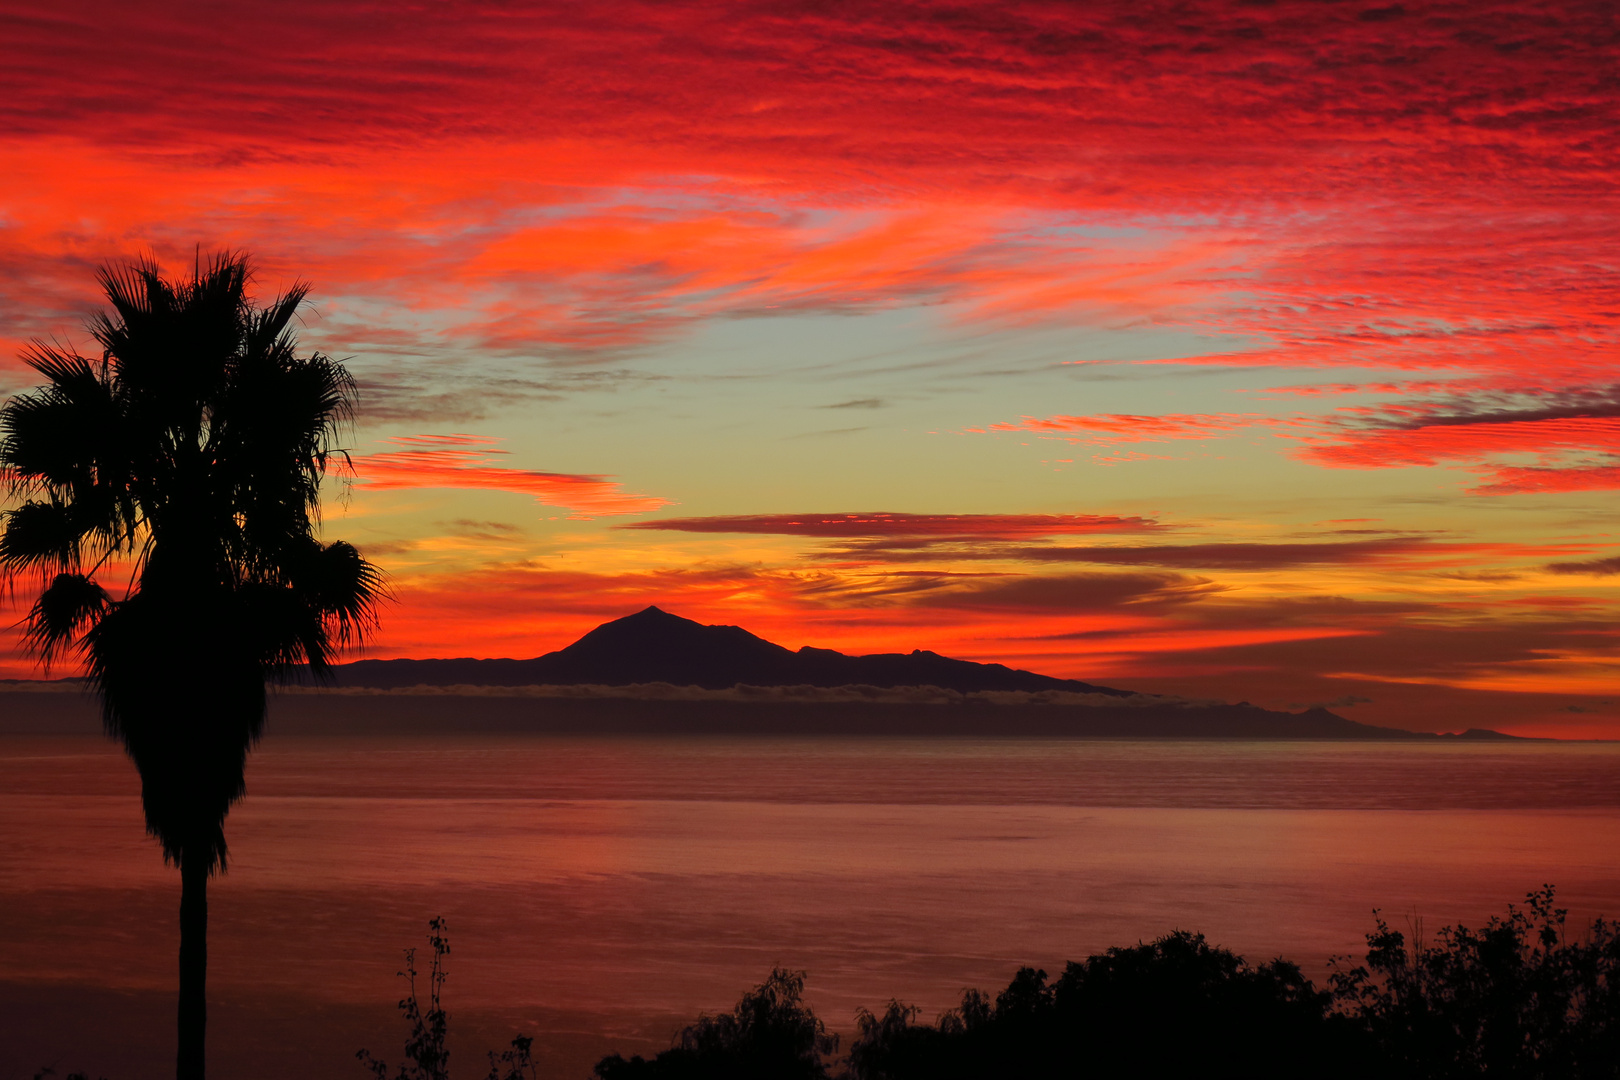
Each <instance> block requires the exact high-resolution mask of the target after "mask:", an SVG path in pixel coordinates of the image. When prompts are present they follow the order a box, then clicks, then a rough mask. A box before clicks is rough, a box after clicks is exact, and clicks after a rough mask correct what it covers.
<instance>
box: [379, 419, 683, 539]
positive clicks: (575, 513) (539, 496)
mask: <svg viewBox="0 0 1620 1080" xmlns="http://www.w3.org/2000/svg"><path fill="white" fill-rule="evenodd" d="M388 441H389V442H390V443H393V444H394V445H395V446H397V447H399V449H398V450H394V451H392V452H388V453H382V454H364V455H357V456H356V457H355V458H354V459H353V461H354V472H355V480H356V482H357V483H361V484H364V485H365V486H366V489H367V490H370V491H388V490H393V489H399V488H435V487H437V488H483V489H489V490H494V491H511V492H517V493H520V494H523V495H532V496H534V498H535V499H536V501H538V502H540V503H543V504H545V505H547V506H556V507H561V508H564V509H567V510H569V511H571V513H569V515H568V517H569V518H570V519H572V520H589V519H590V518H594V517H606V516H612V515H617V514H644V513H648V512H650V511H653V510H658V509H660V508H662V507H665V506H668V505H670V501H669V500H668V499H662V498H659V497H657V496H654V495H632V494H629V493H627V492H625V491H624V490H623V489H622V488H620V486H619V484H618V483H617V482H615V481H614V480H613V479H612V478H611V477H606V476H593V475H588V474H587V475H580V474H575V473H551V472H533V471H530V470H527V469H509V468H503V467H500V466H497V465H495V464H493V463H492V455H496V454H505V453H506V452H507V451H505V450H498V449H496V446H497V444H499V442H500V440H499V439H492V438H487V437H483V436H478V435H409V436H402V437H400V438H394V439H389V440H388Z"/></svg>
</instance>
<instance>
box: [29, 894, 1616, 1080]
mask: <svg viewBox="0 0 1620 1080" xmlns="http://www.w3.org/2000/svg"><path fill="white" fill-rule="evenodd" d="M1414 937H1415V939H1414V940H1408V937H1407V935H1406V934H1403V933H1402V932H1400V931H1398V930H1393V929H1391V928H1390V927H1389V925H1388V924H1387V923H1386V922H1384V920H1383V919H1376V923H1375V929H1374V931H1373V932H1372V933H1370V934H1368V935H1367V951H1366V953H1365V954H1364V956H1362V957H1361V958H1360V959H1359V960H1357V959H1355V958H1351V957H1337V958H1335V959H1333V960H1332V961H1331V962H1330V965H1329V970H1328V974H1327V978H1326V980H1325V983H1324V985H1322V986H1317V985H1315V984H1314V983H1313V982H1312V981H1311V979H1310V978H1308V977H1307V976H1306V975H1305V973H1304V972H1303V971H1302V970H1301V969H1300V968H1299V966H1298V965H1296V964H1293V963H1290V962H1288V961H1286V960H1272V961H1270V962H1268V963H1265V964H1261V965H1259V966H1255V965H1251V964H1249V963H1248V962H1246V961H1245V960H1244V959H1243V958H1242V957H1240V956H1237V955H1235V954H1234V953H1232V952H1231V951H1230V950H1228V949H1223V948H1220V947H1218V946H1213V945H1210V944H1209V943H1208V942H1207V941H1205V940H1204V938H1203V936H1202V935H1200V934H1190V933H1186V932H1183V931H1177V932H1175V933H1172V934H1167V935H1165V936H1164V937H1161V938H1159V939H1158V940H1156V941H1153V942H1150V943H1146V944H1138V945H1133V946H1129V947H1125V948H1113V949H1109V950H1107V951H1106V952H1103V953H1099V954H1097V955H1095V956H1091V957H1089V958H1087V959H1085V960H1081V961H1074V962H1071V963H1069V964H1068V965H1067V966H1066V967H1065V968H1064V970H1063V971H1062V973H1060V974H1059V975H1058V976H1057V978H1055V979H1052V978H1049V977H1048V975H1047V973H1046V972H1045V971H1041V970H1037V969H1035V968H1028V967H1025V968H1020V969H1019V970H1018V972H1017V973H1016V974H1015V975H1014V976H1013V978H1012V981H1011V982H1009V983H1008V984H1007V986H1006V988H1005V989H1003V990H1002V991H1000V992H999V993H997V994H995V995H994V996H991V995H989V994H985V993H983V992H981V991H978V990H969V991H967V992H966V993H965V994H964V995H963V997H962V1004H961V1005H960V1006H959V1007H957V1008H955V1009H952V1010H950V1011H949V1012H947V1013H945V1014H944V1015H942V1016H940V1017H939V1018H938V1019H937V1020H935V1022H934V1023H932V1024H929V1023H922V1022H920V1017H919V1011H918V1010H917V1009H916V1008H914V1007H912V1006H908V1005H905V1004H903V1003H901V1002H899V1001H890V1002H889V1003H888V1005H887V1006H886V1007H884V1008H883V1009H882V1011H881V1012H877V1013H873V1012H868V1011H866V1010H864V1009H863V1010H861V1011H860V1012H859V1013H858V1014H857V1015H856V1018H855V1033H854V1037H853V1039H851V1040H850V1041H849V1042H848V1043H847V1045H845V1044H843V1043H842V1041H841V1040H840V1038H839V1037H838V1036H837V1035H833V1034H830V1033H829V1032H828V1031H827V1028H826V1025H825V1024H824V1023H823V1021H822V1020H821V1019H819V1018H818V1017H817V1016H816V1014H815V1012H814V1011H813V1010H812V1009H811V1008H810V1006H809V1005H807V1004H806V1003H805V1001H804V996H803V995H804V985H805V976H804V973H803V972H794V971H784V970H781V969H777V970H774V971H772V972H771V973H770V976H769V977H768V978H767V979H766V980H765V981H764V982H763V983H761V984H760V985H759V986H756V987H755V988H753V989H752V990H750V991H748V992H747V993H746V994H744V995H743V997H742V999H741V1000H740V1001H739V1002H738V1003H737V1006H736V1008H735V1009H733V1010H732V1011H731V1012H728V1013H723V1014H721V1015H718V1016H703V1017H700V1018H699V1019H698V1020H697V1022H696V1023H694V1024H691V1025H690V1026H688V1027H686V1028H684V1029H683V1030H682V1031H681V1032H680V1033H679V1034H678V1035H676V1037H675V1039H674V1044H673V1045H672V1046H671V1047H670V1048H669V1049H668V1050H665V1051H663V1052H662V1053H660V1054H658V1055H656V1056H655V1057H653V1058H651V1059H646V1058H643V1057H640V1056H636V1057H631V1058H628V1059H626V1058H624V1057H623V1056H621V1055H618V1054H614V1055H613V1056H611V1057H607V1058H603V1059H602V1060H601V1061H600V1062H598V1063H597V1065H596V1068H595V1070H594V1073H595V1076H596V1078H597V1080H1003V1078H1005V1080H1014V1078H1016V1080H1044V1078H1048V1077H1051V1078H1059V1077H1061V1078H1113V1077H1121V1078H1123V1077H1132V1078H1136V1077H1149V1076H1187V1077H1200V1078H1228V1077H1230V1078H1238V1077H1243V1078H1272V1077H1276V1078H1282V1077H1288V1078H1294V1077H1299V1076H1311V1077H1327V1078H1335V1077H1347V1078H1348V1077H1358V1078H1360V1077H1378V1078H1380V1080H1383V1078H1389V1080H1431V1078H1432V1080H1440V1078H1447V1080H1449V1078H1457V1077H1491V1078H1493V1080H1595V1078H1608V1080H1620V924H1617V923H1614V922H1609V921H1607V920H1603V919H1598V920H1596V921H1594V922H1593V923H1592V924H1591V925H1590V926H1587V927H1584V928H1582V929H1581V930H1579V931H1578V932H1575V933H1571V932H1570V930H1569V928H1568V927H1567V926H1566V912H1565V911H1564V910H1563V909H1560V908H1558V907H1555V906H1554V897H1553V890H1552V888H1551V887H1548V888H1544V889H1542V890H1540V891H1538V892H1534V893H1531V894H1530V895H1529V896H1528V897H1526V900H1525V903H1524V905H1523V906H1513V905H1510V906H1509V907H1508V913H1507V915H1506V916H1505V917H1498V918H1493V919H1491V920H1490V921H1489V922H1488V923H1486V924H1485V926H1483V927H1481V928H1479V929H1470V928H1468V927H1464V926H1455V927H1451V926H1448V927H1445V928H1444V929H1442V930H1440V932H1439V933H1438V934H1436V935H1435V936H1434V938H1433V940H1425V939H1424V938H1423V937H1422V935H1421V933H1419V934H1417V935H1414ZM428 942H429V944H430V946H431V947H432V949H433V958H432V961H431V964H430V965H429V968H428V971H427V986H426V991H427V997H426V1000H425V1001H423V1000H422V999H421V998H419V996H418V978H419V973H418V971H417V969H416V954H415V950H409V951H407V952H406V954H405V956H406V964H405V970H404V971H403V972H402V973H401V975H402V976H403V977H404V978H405V979H406V980H407V982H408V986H409V990H408V993H407V996H406V997H405V998H404V999H403V1000H402V1001H401V1002H400V1003H399V1007H400V1009H401V1011H402V1013H403V1014H404V1017H405V1020H406V1022H407V1024H408V1026H409V1034H408V1036H407V1039H406V1043H405V1047H404V1060H403V1061H402V1062H401V1063H400V1064H399V1065H398V1066H397V1067H395V1068H392V1069H390V1067H389V1066H388V1065H387V1064H386V1063H384V1062H383V1061H381V1060H379V1059H377V1058H375V1057H374V1056H373V1055H371V1054H369V1053H368V1052H366V1051H364V1050H362V1051H360V1053H359V1054H358V1055H357V1056H358V1057H359V1058H360V1060H361V1062H362V1064H363V1065H364V1066H365V1068H366V1070H367V1071H369V1072H370V1073H371V1074H372V1076H373V1077H374V1078H375V1080H448V1078H449V1076H450V1060H449V1053H448V1051H447V1050H446V1033H447V1030H448V1021H449V1016H448V1014H447V1012H446V1011H445V1008H444V1004H443V1001H442V998H441V990H442V988H443V985H444V981H445V973H444V963H443V962H444V958H445V957H446V956H447V955H448V954H449V952H450V945H449V942H448V940H447V939H446V937H445V924H444V921H443V920H442V919H434V920H433V921H432V923H430V932H429V937H428ZM533 1046H534V1040H533V1039H532V1038H531V1037H529V1036H525V1035H520V1036H518V1037H517V1038H515V1039H513V1040H512V1043H511V1046H510V1047H509V1048H508V1049H506V1050H503V1051H501V1052H499V1053H495V1052H493V1051H492V1052H490V1053H489V1054H488V1061H487V1066H486V1063H483V1062H480V1063H479V1064H478V1066H477V1068H478V1069H480V1070H482V1069H485V1068H486V1067H487V1072H486V1073H485V1080H539V1077H540V1076H541V1075H543V1074H542V1073H541V1072H540V1070H539V1069H538V1067H537V1064H536V1062H535V1061H534V1058H533V1053H532V1051H533ZM47 1073H48V1070H47V1071H46V1072H42V1073H41V1074H39V1076H37V1077H36V1080H40V1078H41V1077H43V1076H45V1075H47ZM67 1080H82V1078H81V1077H78V1076H70V1077H68V1078H67ZM559 1080H562V1078H559Z"/></svg>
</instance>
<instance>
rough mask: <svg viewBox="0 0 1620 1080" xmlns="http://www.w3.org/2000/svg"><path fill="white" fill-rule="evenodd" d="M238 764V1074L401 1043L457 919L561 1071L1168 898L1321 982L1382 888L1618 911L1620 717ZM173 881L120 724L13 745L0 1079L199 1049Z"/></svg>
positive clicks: (308, 1064)
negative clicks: (778, 983)
mask: <svg viewBox="0 0 1620 1080" xmlns="http://www.w3.org/2000/svg"><path fill="white" fill-rule="evenodd" d="M248 789H249V794H248V797H247V799H246V800H245V801H244V802H243V803H241V804H240V805H239V806H238V807H237V809H236V810H235V811H234V812H233V813H232V814H231V817H230V819H229V822H228V823H227V835H228V837H229V840H230V844H231V860H230V867H229V872H228V873H227V874H225V875H224V877H223V878H221V879H218V880H216V881H215V882H214V883H213V885H212V887H211V893H210V917H211V936H210V942H209V946H210V1008H211V1013H210V1060H211V1069H212V1070H213V1072H214V1073H215V1074H216V1075H219V1076H233V1077H249V1078H257V1077H272V1076H274V1077H290V1076H307V1077H315V1078H326V1077H333V1078H339V1077H347V1078H351V1080H364V1077H365V1076H366V1074H365V1073H364V1071H363V1070H362V1069H361V1067H360V1066H359V1065H358V1064H357V1063H356V1062H355V1060H354V1052H355V1050H356V1049H358V1048H360V1047H362V1046H364V1047H367V1048H368V1049H370V1050H372V1051H373V1052H374V1053H376V1054H378V1056H380V1057H383V1058H385V1059H387V1060H389V1061H390V1062H397V1061H398V1059H399V1056H400V1046H401V1044H402V1042H403V1035H404V1028H403V1024H402V1023H401V1022H400V1021H399V1020H398V1018H397V1015H396V1014H395V1011H394V1003H395V1002H396V1001H397V1000H398V998H399V997H400V995H401V993H402V990H403V983H402V981H401V980H400V979H399V978H398V977H397V972H398V971H399V970H400V968H401V966H402V961H403V957H402V955H401V950H402V949H404V948H406V947H408V946H411V945H422V944H423V940H424V933H425V930H426V922H427V920H428V919H429V918H430V917H431V916H434V915H442V916H444V917H445V919H446V920H447V921H448V923H449V936H450V941H451V947H452V952H451V954H450V956H449V958H448V965H449V969H448V970H449V972H450V978H449V981H448V983H447V984H446V988H445V994H446V1004H447V1006H448V1008H449V1010H450V1013H451V1024H452V1031H453V1033H454V1041H453V1043H452V1046H453V1058H452V1066H453V1072H454V1074H455V1075H457V1076H461V1077H471V1078H474V1080H476V1078H478V1077H482V1076H483V1075H484V1073H485V1071H486V1069H487V1063H486V1062H485V1061H484V1059H483V1052H484V1050H485V1049H487V1048H490V1047H499V1046H502V1045H504V1044H505V1042H506V1041H507V1040H508V1039H509V1038H510V1037H511V1036H512V1035H513V1034H514V1033H517V1032H524V1031H526V1032H529V1033H532V1034H534V1035H535V1036H536V1040H537V1041H536V1045H537V1047H538V1048H539V1050H540V1052H541V1055H542V1062H543V1072H542V1075H545V1076H548V1077H557V1078H576V1077H577V1078H583V1077H585V1076H587V1075H588V1074H589V1070H590V1064H591V1063H592V1062H594V1061H595V1060H596V1059H597V1058H599V1057H601V1056H602V1055H604V1054H607V1053H610V1052H614V1051H623V1052H626V1053H629V1052H643V1053H645V1052H651V1051H656V1050H657V1049H659V1048H661V1047H663V1046H666V1045H668V1042H669V1039H670V1037H671V1035H672V1034H673V1033H674V1032H675V1031H676V1030H678V1028H679V1027H680V1026H681V1025H682V1024H683V1023H686V1022H689V1021H690V1020H691V1019H693V1018H695V1017H696V1016H697V1015H698V1014H699V1013H701V1012H705V1011H707V1012H715V1011H719V1010H723V1009H726V1008H728V1007H730V1005H732V1004H733V1003H734V1002H735V1000H736V998H737V997H738V996H739V994H740V993H741V992H742V991H744V990H745V989H746V988H747V987H748V986H750V985H752V984H754V983H757V982H758V981H760V980H761V979H762V978H764V977H765V975H766V974H767V973H768V972H769V971H770V969H771V968H772V966H773V965H780V966H784V967H788V968H793V969H803V970H805V971H807V972H808V973H809V984H808V997H809V1000H810V1002H811V1003H812V1004H813V1006H814V1007H815V1008H816V1009H817V1011H818V1013H819V1015H821V1016H822V1018H823V1019H824V1020H825V1021H826V1022H827V1024H828V1027H829V1028H830V1029H831V1030H833V1031H839V1032H843V1033H844V1034H845V1035H846V1036H847V1035H848V1033H850V1032H851V1031H853V1029H854V1023H853V1016H854V1012H855V1010H856V1009H857V1008H858V1007H862V1006H864V1007H867V1008H871V1009H880V1008H881V1007H882V1006H883V1005H884V1004H885V1003H886V1002H887V1001H888V1000H889V999H890V998H900V999H901V1000H904V1001H907V1002H910V1003H914V1004H916V1005H919V1006H921V1007H922V1009H923V1012H924V1015H925V1017H928V1018H932V1017H933V1016H935V1015H937V1014H938V1013H940V1012H942V1011H943V1010H945V1009H948V1008H950V1007H952V1006H953V1005H955V1004H956V1003H957V1002H958V1001H959V1000H960V996H961V992H962V991H963V989H965V988H967V987H970V986H977V987H982V988H985V989H989V990H994V989H998V988H1000V987H1001V986H1004V985H1005V983H1006V981H1007V980H1008V978H1010V977H1011V975H1012V973H1013V972H1014V970H1015V969H1016V968H1017V967H1018V966H1019V965H1020V964H1032V965H1035V966H1039V967H1043V968H1045V969H1046V970H1047V971H1049V972H1052V973H1053V974H1056V973H1057V972H1058V971H1060V970H1061V968H1062V965H1063V963H1064V962H1065V961H1066V960H1068V959H1071V958H1078V957H1083V956H1085V955H1088V954H1090V953H1092V952H1096V951H1099V950H1102V949H1104V948H1107V947H1109V946H1112V945H1127V944H1132V943H1135V942H1137V941H1138V940H1144V939H1151V938H1153V937H1156V936H1158V935H1160V934H1163V933H1165V932H1168V931H1170V930H1173V929H1178V928H1179V929H1186V930H1193V931H1199V932H1202V933H1204V934H1205V935H1207V936H1208V937H1209V939H1210V940H1212V941H1213V942H1216V943H1219V944H1223V945H1226V946H1228V947H1230V948H1232V949H1234V950H1236V951H1238V952H1240V953H1242V954H1243V955H1245V956H1247V957H1249V958H1251V959H1253V960H1265V959H1269V958H1271V957H1273V956H1279V955H1280V956H1286V957H1288V958H1291V959H1294V960H1296V961H1298V962H1299V963H1300V964H1302V966H1304V968H1305V969H1306V971H1307V973H1308V974H1311V975H1313V976H1314V977H1317V978H1318V979H1321V978H1325V976H1326V974H1327V972H1328V970H1329V969H1328V966H1327V965H1328V959H1329V957H1331V956H1333V955H1335V954H1354V953H1355V952H1356V951H1357V949H1358V948H1360V947H1362V946H1363V944H1364V942H1363V935H1364V934H1365V933H1366V932H1367V931H1368V930H1369V929H1371V927H1372V919H1373V911H1374V909H1381V910H1382V911H1383V913H1384V916H1385V918H1387V919H1388V920H1389V921H1390V922H1391V924H1392V925H1394V926H1396V927H1397V928H1402V929H1407V930H1412V931H1418V932H1421V933H1424V934H1426V935H1429V936H1431V937H1432V935H1433V932H1434V931H1435V930H1436V929H1438V928H1439V927H1441V926H1443V925H1445V924H1447V923H1454V922H1458V921H1461V922H1465V923H1469V924H1476V923H1478V922H1481V921H1483V920H1484V919H1486V918H1487V917H1489V916H1490V915H1492V914H1498V913H1501V912H1503V911H1504V910H1505V906H1506V904H1507V903H1508V902H1510V901H1517V900H1522V898H1523V895H1524V893H1525V892H1526V891H1528V890H1530V889H1534V888H1538V887H1540V886H1541V885H1543V884H1544V883H1551V884H1555V885H1556V886H1557V887H1558V896H1559V898H1560V902H1561V904H1562V905H1563V906H1566V907H1568V908H1569V909H1570V910H1571V915H1570V918H1571V922H1572V924H1575V923H1580V922H1583V921H1586V920H1589V919H1590V918H1591V917H1592V916H1594V915H1597V914H1600V913H1601V914H1608V915H1620V744H1602V743H1472V744H1470V743H1454V742H1448V743H1438V742H1437V743H1404V742H1403V743H1337V742H1229V741H1193V740H1187V741H1168V740H1152V741H1128V740H1120V741H1102V740H1056V739H1054V740H1036V739H1018V740H1011V739H1009V740H976V739H941V740H928V739H825V740H817V739H730V738H702V737H691V738H647V737H640V738H616V739H603V738H585V737H558V736H489V737H476V736H463V737H454V738H452V737H444V738H427V737H423V738H382V737H335V736H334V737H324V738H320V737H314V738H293V737H279V738H278V737H275V736H272V737H270V738H268V739H267V740H266V741H265V742H264V744H263V745H262V746H261V747H260V748H259V749H258V750H257V751H256V752H255V753H254V755H253V758H252V760H251V762H250V766H249V773H248ZM178 903H179V877H178V874H177V873H176V872H175V871H174V870H173V869H172V868H170V867H165V866H164V864H163V861H162V858H161V855H160V853H159V850H158V848H157V846H156V844H155V842H154V841H152V840H151V839H150V838H148V837H147V836H146V835H145V834H144V832H143V828H142V821H141V810H140V800H139V783H138V780H137V778H136V776H135V772H134V769H133V767H132V766H131V765H130V764H129V762H128V761H127V760H126V759H125V758H124V756H123V755H122V753H121V751H120V750H119V749H118V747H117V746H116V745H115V744H113V743H110V742H108V741H106V740H104V739H100V738H97V737H89V736H81V737H32V736H7V737H0V945H3V949H4V958H5V959H4V968H3V969H0V1080H11V1078H12V1077H19V1078H28V1077H32V1076H33V1075H34V1073H35V1072H36V1071H37V1070H38V1069H39V1068H40V1067H41V1066H44V1065H52V1066H54V1067H55V1068H56V1069H57V1071H58V1073H66V1072H67V1071H68V1070H70V1069H86V1070H88V1071H89V1072H90V1075H91V1076H93V1077H94V1076H98V1075H99V1076H105V1077H106V1078H107V1080H146V1078H157V1077H164V1076H169V1075H172V1071H173V1056H172V1055H173V1009H174V999H173V994H174V986H175V952H176V946H177V941H178V931H177V926H176V915H177V908H178ZM423 959H425V957H423V956H421V955H420V954H419V956H418V960H419V962H420V961H422V960H423ZM423 988H424V989H425V986H424V987H423Z"/></svg>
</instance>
